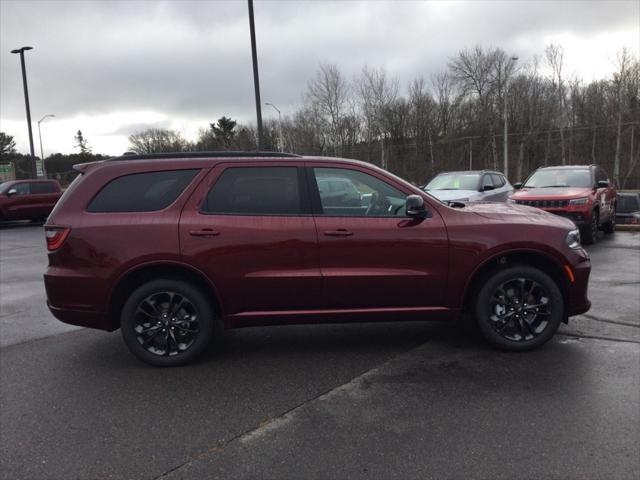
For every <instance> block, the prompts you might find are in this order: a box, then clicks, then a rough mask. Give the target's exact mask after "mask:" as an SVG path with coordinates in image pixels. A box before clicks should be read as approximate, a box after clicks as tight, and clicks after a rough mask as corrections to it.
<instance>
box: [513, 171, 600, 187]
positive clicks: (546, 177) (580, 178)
mask: <svg viewBox="0 0 640 480" xmlns="http://www.w3.org/2000/svg"><path fill="white" fill-rule="evenodd" d="M592 186H593V185H592V182H591V172H590V171H589V170H588V169H586V168H585V169H580V170H569V169H566V168H550V169H544V170H538V171H537V172H535V173H534V174H533V175H531V177H529V179H528V180H527V182H526V183H525V184H524V185H523V187H530V188H549V187H584V188H590V187H592Z"/></svg>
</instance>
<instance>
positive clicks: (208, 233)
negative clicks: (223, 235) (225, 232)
mask: <svg viewBox="0 0 640 480" xmlns="http://www.w3.org/2000/svg"><path fill="white" fill-rule="evenodd" d="M189 235H191V236H192V237H215V236H216V235H220V232H216V231H215V230H213V229H211V228H203V229H202V230H190V231H189Z"/></svg>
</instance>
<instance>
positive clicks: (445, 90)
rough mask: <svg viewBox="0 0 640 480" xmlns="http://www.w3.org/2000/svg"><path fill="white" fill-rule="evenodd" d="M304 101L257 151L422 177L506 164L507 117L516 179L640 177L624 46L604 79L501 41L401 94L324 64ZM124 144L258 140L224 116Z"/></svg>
mask: <svg viewBox="0 0 640 480" xmlns="http://www.w3.org/2000/svg"><path fill="white" fill-rule="evenodd" d="M302 100H303V101H302V102H301V106H300V107H299V108H297V109H296V110H295V111H294V112H292V113H291V114H289V115H284V116H283V117H282V121H281V122H278V121H277V120H267V121H266V122H265V124H264V128H263V130H264V139H263V149H266V150H282V151H287V152H292V153H299V154H306V155H323V156H342V157H349V158H356V159H360V160H364V161H368V162H371V163H374V164H376V165H379V166H381V167H383V168H386V169H388V170H390V171H392V172H394V173H396V174H398V175H400V176H402V177H404V178H406V179H408V180H411V181H413V182H416V183H422V182H424V181H426V180H427V179H428V178H430V177H431V176H433V175H434V174H435V173H437V172H439V171H444V170H464V169H470V168H473V169H480V168H493V169H499V170H502V169H503V168H502V167H503V164H504V152H503V141H504V121H505V116H506V118H507V123H508V132H507V139H508V166H509V168H508V173H509V178H510V179H511V180H512V181H516V180H521V179H523V178H524V177H525V176H526V175H527V174H528V173H529V172H530V171H532V170H533V169H535V168H537V167H539V166H543V165H566V164H569V165H571V164H589V163H597V164H599V165H602V166H603V167H604V168H605V169H606V170H607V171H608V172H609V173H610V174H611V175H613V176H614V177H615V180H616V182H617V183H618V185H620V186H622V187H626V188H638V187H640V167H639V166H638V164H639V159H640V62H639V60H638V58H637V57H636V56H635V55H633V54H632V53H631V52H629V51H628V50H626V49H622V50H620V51H619V52H618V54H617V56H616V59H615V71H614V73H613V74H612V75H611V76H610V77H609V78H603V79H600V80H593V81H590V82H585V81H583V80H582V79H580V78H577V77H576V76H572V75H568V74H567V72H566V68H565V58H564V51H563V49H562V47H561V46H559V45H555V44H551V45H548V46H547V47H546V49H545V51H544V52H543V54H542V55H540V56H536V57H534V58H533V60H531V61H530V62H528V63H526V64H522V65H518V63H517V62H516V61H515V60H514V59H513V58H512V56H511V55H508V54H507V52H505V51H504V50H502V49H500V48H483V47H481V46H476V47H474V48H470V49H465V50H462V51H460V52H458V53H457V54H456V55H455V56H453V57H451V58H450V59H449V62H448V65H447V67H446V69H444V70H443V71H441V72H437V73H434V74H432V75H430V76H428V77H425V76H419V77H417V78H415V79H413V80H411V81H410V82H409V83H408V85H406V93H404V94H402V93H401V85H400V81H399V79H398V77H396V76H393V75H391V74H390V73H388V72H387V71H386V70H385V69H383V68H376V67H371V66H366V65H365V66H364V67H363V68H362V70H361V72H360V73H359V74H358V75H356V76H355V77H353V78H347V76H346V75H345V74H344V73H343V72H342V71H341V70H340V68H339V67H338V66H337V65H335V64H331V63H324V64H321V65H319V67H318V69H317V71H316V72H315V73H314V75H313V76H312V77H311V78H310V79H309V81H308V82H307V85H306V89H305V91H304V92H303V93H302ZM79 133H80V132H79ZM129 143H130V149H131V150H132V151H135V152H137V153H155V152H177V151H209V150H247V151H251V150H255V149H256V148H257V141H256V128H255V126H254V125H252V124H246V125H245V124H239V123H237V122H236V121H235V120H233V119H231V118H228V117H226V116H223V117H221V118H219V119H218V120H217V121H215V122H212V123H210V124H209V125H208V126H207V127H206V128H202V129H201V130H200V131H199V132H198V135H197V138H196V140H195V141H188V140H186V139H185V138H184V137H183V136H182V135H181V134H180V133H179V132H177V131H174V130H168V129H148V130H144V131H140V132H136V133H134V134H133V135H131V136H130V137H129ZM57 155H58V157H56V156H52V157H55V158H56V160H55V161H58V162H62V159H61V158H60V154H57ZM75 155H83V156H84V157H85V158H89V156H93V154H92V153H91V152H90V151H88V152H87V151H81V152H80V153H78V154H75ZM52 157H49V158H47V160H46V164H47V169H48V170H49V171H51V169H50V168H49V166H48V165H49V163H50V161H51V160H54V159H53V158H52ZM62 157H64V156H62ZM53 163H55V162H52V165H53Z"/></svg>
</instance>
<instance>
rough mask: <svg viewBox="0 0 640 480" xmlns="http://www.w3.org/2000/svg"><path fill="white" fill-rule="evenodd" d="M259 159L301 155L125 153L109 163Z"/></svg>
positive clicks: (257, 152) (261, 153)
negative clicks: (194, 159) (182, 159)
mask: <svg viewBox="0 0 640 480" xmlns="http://www.w3.org/2000/svg"><path fill="white" fill-rule="evenodd" d="M257 157H273V158H283V157H285V158H286V157H294V158H300V155H295V154H293V153H281V152H260V151H255V152H237V151H215V152H173V153H145V154H138V153H135V152H125V153H123V154H122V155H120V156H119V157H111V158H109V159H107V161H109V162H112V161H121V160H127V161H128V160H162V159H166V160H176V159H179V158H257Z"/></svg>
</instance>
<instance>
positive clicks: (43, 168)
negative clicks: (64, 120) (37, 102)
mask: <svg viewBox="0 0 640 480" xmlns="http://www.w3.org/2000/svg"><path fill="white" fill-rule="evenodd" d="M53 117H55V115H53V114H47V115H45V116H44V117H42V118H41V119H40V120H38V139H39V140H40V161H41V162H42V173H43V174H44V178H47V169H46V168H45V165H44V150H42V133H41V132H40V124H41V123H42V122H44V121H45V120H46V119H47V118H53Z"/></svg>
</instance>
